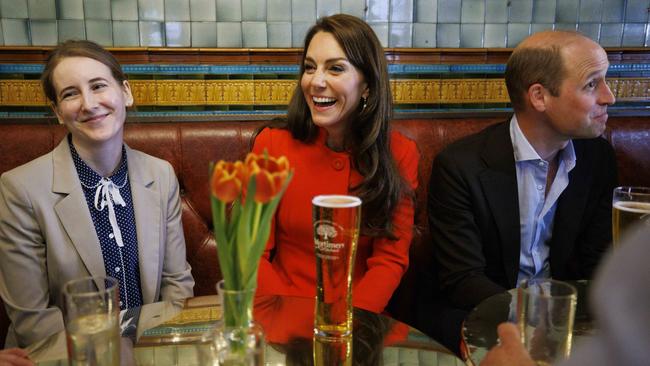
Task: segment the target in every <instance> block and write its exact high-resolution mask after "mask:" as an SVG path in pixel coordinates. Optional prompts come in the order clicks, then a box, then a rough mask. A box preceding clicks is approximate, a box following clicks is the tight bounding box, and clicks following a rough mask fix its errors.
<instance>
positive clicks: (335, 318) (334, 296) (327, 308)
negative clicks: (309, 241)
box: [312, 195, 361, 338]
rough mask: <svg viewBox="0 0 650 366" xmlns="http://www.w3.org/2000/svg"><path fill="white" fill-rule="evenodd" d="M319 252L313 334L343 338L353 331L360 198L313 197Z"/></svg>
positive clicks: (314, 223)
mask: <svg viewBox="0 0 650 366" xmlns="http://www.w3.org/2000/svg"><path fill="white" fill-rule="evenodd" d="M312 210H313V226H314V248H315V254H316V314H315V317H314V334H315V336H316V337H322V338H341V337H348V336H350V335H351V334H352V273H353V270H354V259H355V256H356V252H357V242H358V240H359V225H360V221H361V200H360V199H359V198H358V197H354V196H344V195H322V196H316V197H314V199H313V200H312Z"/></svg>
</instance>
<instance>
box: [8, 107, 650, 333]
mask: <svg viewBox="0 0 650 366" xmlns="http://www.w3.org/2000/svg"><path fill="white" fill-rule="evenodd" d="M499 120H500V119H495V118H478V117H476V118H474V117H472V118H465V119H436V120H433V119H411V120H396V121H394V123H393V126H394V128H396V129H397V130H399V131H401V132H402V133H403V134H404V135H406V136H408V137H410V138H411V139H413V140H414V141H415V142H416V143H417V145H418V148H419V150H420V154H421V160H420V167H419V189H418V191H417V192H416V199H417V213H416V215H417V217H416V223H417V228H418V232H417V234H416V235H415V237H414V240H413V244H412V251H413V254H416V253H417V254H418V255H422V256H426V255H428V254H424V253H428V251H427V245H426V244H427V243H428V242H429V232H428V229H427V220H426V190H427V187H428V181H429V175H430V173H431V172H430V169H431V163H432V160H433V158H434V157H435V155H436V154H437V153H438V152H439V151H440V150H441V149H442V148H443V147H444V146H446V145H447V144H449V143H450V142H453V141H455V140H457V139H459V138H461V137H463V136H466V135H468V134H471V133H474V132H478V131H479V130H481V129H483V128H485V127H486V126H488V125H489V124H492V123H495V122H498V121H499ZM263 123H264V122H263V121H242V122H196V123H195V122H179V123H142V124H128V125H127V128H126V132H125V139H126V141H127V143H128V144H129V145H130V146H131V147H133V148H135V149H138V150H142V151H144V152H146V153H149V154H152V155H155V156H158V157H160V158H163V159H166V160H168V161H169V162H170V163H171V164H172V166H173V167H174V170H175V171H176V174H177V176H178V179H179V182H180V187H181V196H182V203H183V228H184V231H185V239H186V243H187V259H188V261H189V263H190V264H191V266H192V272H193V275H194V279H195V280H196V287H195V288H194V293H195V294H196V295H206V294H212V293H214V292H215V291H214V285H215V283H216V282H217V281H218V280H219V279H220V278H221V273H220V270H219V265H218V261H217V253H216V247H215V241H214V238H213V236H212V234H211V228H212V223H211V214H210V203H209V198H208V197H209V196H208V184H207V182H208V164H209V162H210V161H214V160H218V159H227V160H235V159H241V158H243V157H244V156H245V154H246V153H247V152H248V151H249V150H250V147H251V138H252V136H253V133H254V132H255V130H256V129H257V128H258V127H259V126H261V125H262V124H263ZM608 126H609V127H608V130H607V132H606V133H605V137H606V138H607V139H608V140H609V141H610V142H611V143H612V145H613V146H614V148H615V150H616V155H617V160H618V164H619V178H620V183H621V184H626V185H645V186H650V119H647V118H638V117H625V118H623V117H621V118H611V119H610V122H609V124H608ZM65 133H66V131H65V129H64V128H63V126H59V125H36V124H0V157H1V158H0V173H3V172H5V171H7V170H9V169H12V168H14V167H16V166H18V165H21V164H23V163H26V162H28V161H30V160H32V159H34V158H36V157H38V156H40V155H42V154H45V153H47V152H48V151H50V150H52V149H53V148H54V146H55V145H56V144H57V143H58V142H59V141H60V140H61V138H62V137H63V136H65ZM413 257H416V256H415V255H412V258H413ZM413 264H414V265H416V262H415V261H413ZM413 277H414V275H412V274H410V275H407V276H406V278H405V281H404V282H405V284H406V286H402V288H401V289H400V292H399V296H398V297H397V298H395V299H394V301H393V302H392V309H393V310H394V311H395V312H396V313H397V316H398V317H399V318H401V319H402V320H406V321H408V320H409V317H408V314H409V312H410V311H409V310H410V309H411V306H412V302H411V300H412V299H413V298H414V297H415V296H417V293H416V292H417V286H415V285H414V286H410V287H409V286H408V284H409V283H417V282H410V281H412V280H413ZM0 306H2V302H1V301H0ZM0 310H2V314H0V345H2V344H4V338H5V334H6V328H7V325H8V324H7V318H6V315H5V313H4V310H3V309H0Z"/></svg>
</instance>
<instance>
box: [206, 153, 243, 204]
mask: <svg viewBox="0 0 650 366" xmlns="http://www.w3.org/2000/svg"><path fill="white" fill-rule="evenodd" d="M244 169H245V167H244V165H243V164H242V163H241V161H237V162H234V163H229V162H225V161H223V160H220V161H219V162H218V163H217V165H215V166H214V169H213V170H212V178H211V179H210V189H211V190H212V195H213V196H215V197H217V198H218V199H219V200H221V201H223V202H227V203H228V202H232V201H234V200H235V199H236V198H237V197H238V196H239V194H240V193H241V191H242V185H243V183H244V182H245V181H246V180H245V179H244V178H245V172H244Z"/></svg>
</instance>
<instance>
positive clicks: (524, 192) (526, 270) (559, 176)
mask: <svg viewBox="0 0 650 366" xmlns="http://www.w3.org/2000/svg"><path fill="white" fill-rule="evenodd" d="M510 139H511V141H512V147H513V150H514V154H515V168H516V170H517V193H518V196H519V225H520V228H521V249H520V252H519V275H518V276H517V283H519V282H521V280H524V279H531V278H548V277H550V275H551V268H550V265H549V262H548V259H549V252H550V248H549V242H550V240H551V236H552V234H553V218H554V217H555V209H556V207H557V200H558V198H559V197H560V195H561V194H562V192H563V191H564V189H565V188H566V187H567V186H568V185H569V172H570V171H571V169H573V168H574V167H575V166H576V154H575V150H574V149H573V142H572V141H571V140H569V143H568V144H567V145H566V147H565V148H564V149H562V150H560V151H559V152H558V161H559V165H558V169H557V173H556V175H555V179H554V180H553V183H552V184H551V188H550V189H549V191H548V194H547V195H546V196H545V192H546V176H547V174H548V168H549V162H547V161H545V160H543V159H542V158H541V157H540V156H539V154H537V152H536V151H535V149H534V148H533V146H532V145H531V144H530V142H528V139H526V136H524V134H523V132H521V129H520V128H519V123H518V122H517V118H516V116H514V115H513V116H512V119H511V120H510Z"/></svg>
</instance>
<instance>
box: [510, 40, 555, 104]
mask: <svg viewBox="0 0 650 366" xmlns="http://www.w3.org/2000/svg"><path fill="white" fill-rule="evenodd" d="M505 77H506V87H507V88H508V94H509V95H510V101H511V102H512V107H513V108H514V109H515V110H523V109H524V108H525V107H526V103H525V95H526V93H528V88H530V86H531V85H533V84H536V83H539V84H542V86H544V88H546V89H547V90H548V91H549V92H550V93H551V95H553V96H558V95H559V91H560V84H562V81H563V80H564V78H565V68H564V59H563V57H562V53H561V47H560V46H557V45H551V46H548V47H543V48H540V47H523V48H520V49H515V51H514V52H513V53H512V55H511V56H510V58H509V59H508V63H507V65H506V73H505Z"/></svg>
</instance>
